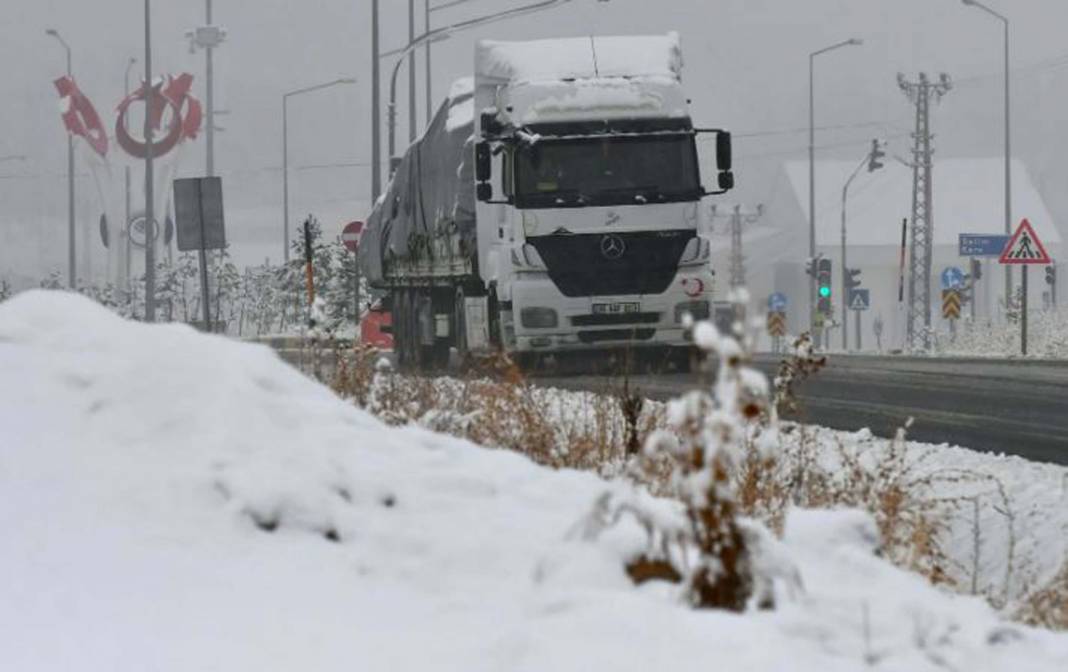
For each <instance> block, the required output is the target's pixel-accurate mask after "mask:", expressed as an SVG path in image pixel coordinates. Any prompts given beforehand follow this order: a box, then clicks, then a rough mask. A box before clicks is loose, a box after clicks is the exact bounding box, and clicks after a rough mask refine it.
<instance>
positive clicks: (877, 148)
mask: <svg viewBox="0 0 1068 672" xmlns="http://www.w3.org/2000/svg"><path fill="white" fill-rule="evenodd" d="M885 156H886V152H884V151H883V147H882V144H881V143H880V142H879V140H878V139H876V140H872V141H871V154H869V155H868V172H869V173H874V172H875V171H877V170H879V169H880V168H882V167H883V164H882V162H881V161H880V160H879V159H882V158H884V157H885Z"/></svg>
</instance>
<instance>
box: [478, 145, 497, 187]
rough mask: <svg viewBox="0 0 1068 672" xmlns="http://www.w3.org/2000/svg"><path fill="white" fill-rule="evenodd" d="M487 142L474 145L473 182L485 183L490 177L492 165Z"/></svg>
mask: <svg viewBox="0 0 1068 672" xmlns="http://www.w3.org/2000/svg"><path fill="white" fill-rule="evenodd" d="M491 156H492V155H491V152H490V146H489V143H488V142H480V143H478V144H476V145H475V180H476V181H478V182H486V181H488V180H489V179H490V177H492V174H493V165H492V163H491Z"/></svg>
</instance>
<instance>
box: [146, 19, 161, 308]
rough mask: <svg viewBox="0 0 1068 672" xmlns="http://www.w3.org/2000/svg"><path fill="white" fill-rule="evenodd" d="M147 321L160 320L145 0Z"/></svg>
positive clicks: (148, 28) (149, 49) (149, 34)
mask: <svg viewBox="0 0 1068 672" xmlns="http://www.w3.org/2000/svg"><path fill="white" fill-rule="evenodd" d="M145 87H146V89H145V125H144V131H145V322H155V321H156V235H157V233H158V231H157V229H158V227H157V226H156V203H155V188H156V187H155V183H154V182H155V170H154V165H153V152H154V151H155V147H154V146H153V141H154V138H153V134H154V131H155V128H154V126H153V124H152V121H153V120H152V115H151V114H149V109H150V108H151V101H152V94H153V88H152V5H151V0H145Z"/></svg>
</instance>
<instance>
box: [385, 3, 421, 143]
mask: <svg viewBox="0 0 1068 672" xmlns="http://www.w3.org/2000/svg"><path fill="white" fill-rule="evenodd" d="M412 42H415V0H408V44H411V43H412ZM415 51H416V50H415V49H412V52H411V53H410V54H408V142H409V143H411V142H414V141H415V129H416V124H417V122H416V120H415ZM391 158H392V157H391Z"/></svg>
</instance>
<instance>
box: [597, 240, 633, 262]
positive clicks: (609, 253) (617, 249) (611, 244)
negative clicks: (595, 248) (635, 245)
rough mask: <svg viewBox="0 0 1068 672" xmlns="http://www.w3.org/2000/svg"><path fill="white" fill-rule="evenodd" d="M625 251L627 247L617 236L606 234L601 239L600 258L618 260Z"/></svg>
mask: <svg viewBox="0 0 1068 672" xmlns="http://www.w3.org/2000/svg"><path fill="white" fill-rule="evenodd" d="M626 251H627V245H626V243H624V242H623V239H622V238H620V237H619V236H614V235H612V234H608V235H606V236H604V237H603V238H601V256H602V257H604V258H605V259H619V258H620V257H622V256H623V253H624V252H626Z"/></svg>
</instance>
